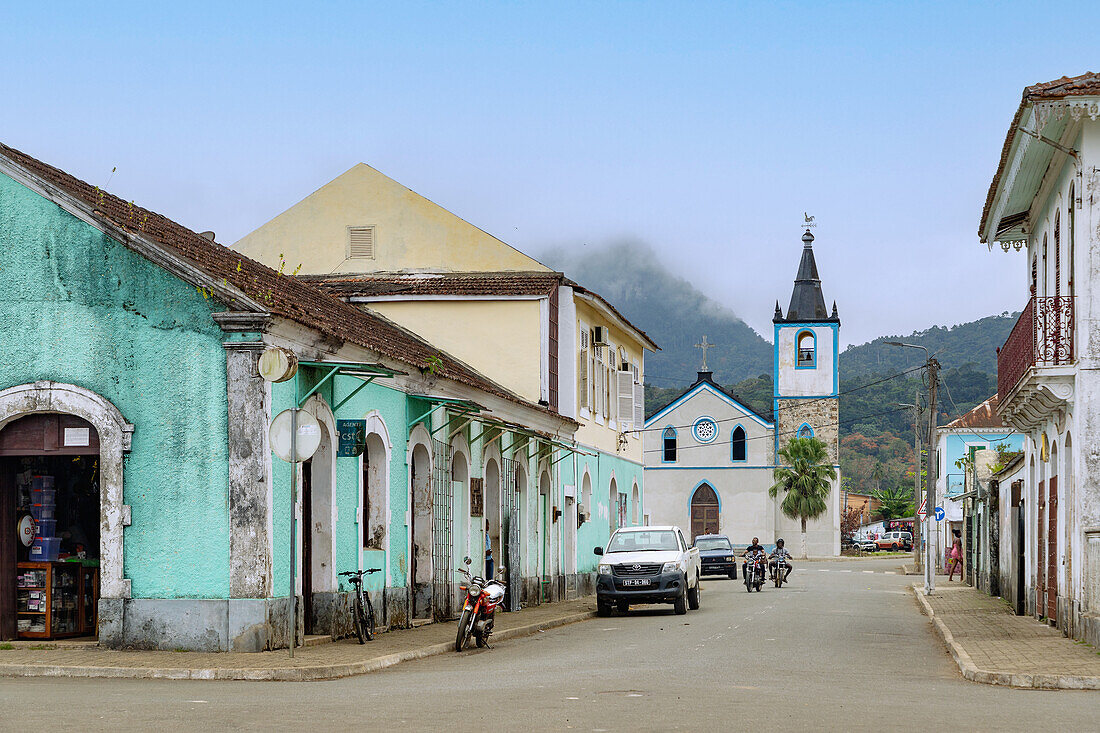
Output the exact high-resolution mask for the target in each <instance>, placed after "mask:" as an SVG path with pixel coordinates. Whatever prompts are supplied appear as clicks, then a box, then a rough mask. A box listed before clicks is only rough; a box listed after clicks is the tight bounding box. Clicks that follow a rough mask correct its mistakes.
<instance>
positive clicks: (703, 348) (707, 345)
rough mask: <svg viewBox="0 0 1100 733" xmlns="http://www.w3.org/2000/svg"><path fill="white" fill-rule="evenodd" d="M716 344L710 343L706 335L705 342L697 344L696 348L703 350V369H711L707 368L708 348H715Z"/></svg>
mask: <svg viewBox="0 0 1100 733" xmlns="http://www.w3.org/2000/svg"><path fill="white" fill-rule="evenodd" d="M714 347H715V344H708V343H707V337H706V335H704V336H703V343H701V344H695V348H697V349H702V350H703V368H702V370H701V371H704V372H706V371H710V370H708V369H707V349H713V348H714Z"/></svg>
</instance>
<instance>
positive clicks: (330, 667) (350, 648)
mask: <svg viewBox="0 0 1100 733" xmlns="http://www.w3.org/2000/svg"><path fill="white" fill-rule="evenodd" d="M595 615H596V599H595V596H589V597H586V598H582V599H579V600H575V601H566V602H563V603H548V604H546V605H542V606H534V607H532V608H525V609H523V610H522V611H517V612H513V613H498V614H497V617H496V623H495V628H494V630H493V638H492V642H493V643H494V644H496V643H499V642H501V641H505V640H507V639H514V638H517V637H520V636H527V635H529V634H535V633H538V632H539V631H541V630H543V629H550V628H554V627H555V626H562V625H565V624H569V623H573V622H575V621H583V620H585V619H588V618H592V617H593V616H595ZM456 630H457V626H456V623H455V622H454V621H452V622H450V623H434V624H427V625H425V626H421V627H419V628H415V629H400V630H397V631H390V632H387V633H384V634H378V635H377V636H375V637H374V641H368V642H367V643H366V644H359V642H358V641H356V640H354V639H352V640H350V641H349V640H346V639H344V640H341V641H337V642H332V643H328V644H319V645H316V646H307V647H300V648H298V649H295V650H294V658H293V659H291V658H290V656H289V653H288V651H287V650H286V649H280V650H278V651H273V652H260V653H256V654H242V653H237V654H234V653H199V652H158V651H152V652H150V651H116V650H110V649H101V648H99V647H98V646H91V645H75V644H73V645H62V644H59V645H58V646H59V648H55V649H43V648H33V649H32V648H28V647H27V646H18V647H17V648H15V649H4V650H0V677H115V678H118V677H130V678H158V679H201V680H271V681H283V682H288V681H289V682H299V681H307V680H327V679H334V678H337V677H348V676H351V675H357V674H365V673H367V672H374V671H377V670H380V669H385V668H386V667H392V666H393V665H395V664H400V663H401V662H406V661H409V660H411V659H422V658H424V657H429V656H432V655H434V654H443V653H446V652H451V653H452V654H453V653H454V640H455V632H456ZM48 644H49V642H44V643H43V644H41V645H38V646H39V647H41V646H46V645H48ZM470 644H471V646H472V645H473V642H472V641H471V642H470Z"/></svg>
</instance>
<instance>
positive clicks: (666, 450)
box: [661, 427, 676, 463]
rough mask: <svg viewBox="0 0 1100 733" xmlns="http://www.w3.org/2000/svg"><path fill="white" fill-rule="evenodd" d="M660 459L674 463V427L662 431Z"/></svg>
mask: <svg viewBox="0 0 1100 733" xmlns="http://www.w3.org/2000/svg"><path fill="white" fill-rule="evenodd" d="M661 460H662V461H664V462H665V463H675V461H676V429H675V428H673V427H667V428H665V431H664V433H662V439H661Z"/></svg>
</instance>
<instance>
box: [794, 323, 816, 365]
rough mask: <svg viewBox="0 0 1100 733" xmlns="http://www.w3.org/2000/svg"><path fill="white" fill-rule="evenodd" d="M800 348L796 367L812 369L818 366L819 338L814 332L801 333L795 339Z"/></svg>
mask: <svg viewBox="0 0 1100 733" xmlns="http://www.w3.org/2000/svg"><path fill="white" fill-rule="evenodd" d="M795 343H796V344H797V346H798V361H797V362H796V363H795V366H796V367H801V368H812V367H814V366H816V364H817V338H816V337H815V336H814V334H813V331H800V332H799V333H798V337H797V338H796V339H795Z"/></svg>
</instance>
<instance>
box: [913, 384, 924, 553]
mask: <svg viewBox="0 0 1100 733" xmlns="http://www.w3.org/2000/svg"><path fill="white" fill-rule="evenodd" d="M920 423H921V419H920V387H918V388H917V393H916V395H914V397H913V468H914V474H915V475H914V476H913V564H914V565H915V566H916V568H917V570H918V572H919V571H920V570H921V568H922V559H921V543H920V538H921V522H920V518H919V517H917V509H919V508H920V472H921V460H920Z"/></svg>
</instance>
